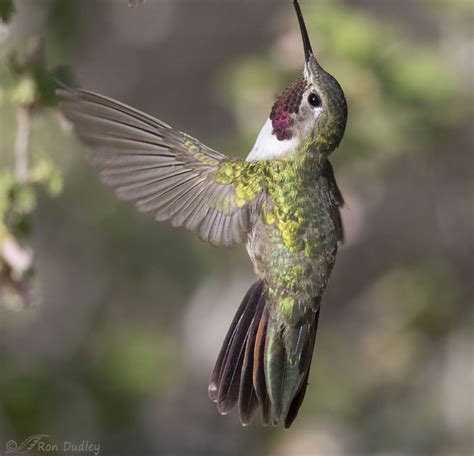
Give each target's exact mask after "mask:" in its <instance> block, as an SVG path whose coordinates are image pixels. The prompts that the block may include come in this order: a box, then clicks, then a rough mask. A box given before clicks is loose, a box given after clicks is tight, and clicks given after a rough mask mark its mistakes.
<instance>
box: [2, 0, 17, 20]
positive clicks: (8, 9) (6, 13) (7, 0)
mask: <svg viewBox="0 0 474 456" xmlns="http://www.w3.org/2000/svg"><path fill="white" fill-rule="evenodd" d="M14 13H15V5H14V4H13V0H0V19H1V20H2V21H3V22H9V21H10V19H11V18H12V17H13V14H14Z"/></svg>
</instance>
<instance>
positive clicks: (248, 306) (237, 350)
mask: <svg viewBox="0 0 474 456" xmlns="http://www.w3.org/2000/svg"><path fill="white" fill-rule="evenodd" d="M311 313H312V316H313V317H312V318H311V319H310V321H309V322H308V321H307V322H305V323H302V324H301V325H299V326H298V327H297V328H285V329H283V328H282V326H281V325H280V324H279V323H277V322H276V321H275V320H274V319H273V318H272V316H271V312H270V309H269V306H268V305H267V302H266V290H265V284H264V282H263V280H259V281H257V282H255V283H254V284H253V285H252V286H251V287H250V289H249V291H248V292H247V294H246V295H245V297H244V299H243V301H242V304H241V305H240V307H239V309H238V310H237V313H236V315H235V317H234V319H233V321H232V324H231V326H230V328H229V331H228V333H227V335H226V338H225V340H224V343H223V345H222V348H221V351H220V353H219V356H218V358H217V362H216V365H215V367H214V371H213V373H212V376H211V381H210V384H209V397H210V398H211V400H212V401H214V402H216V403H217V408H218V410H219V412H220V413H222V414H228V413H229V412H230V411H231V410H232V409H233V408H234V407H235V406H236V405H238V408H239V413H240V420H241V422H242V424H243V425H244V426H246V425H248V424H249V423H250V421H251V420H252V418H253V416H254V415H255V412H256V410H257V408H258V407H259V406H260V409H261V415H262V422H263V424H264V425H267V424H268V423H269V422H270V420H271V422H272V423H273V425H276V424H278V423H279V422H283V423H284V426H285V428H288V427H290V426H291V424H292V423H293V421H294V419H295V418H296V415H297V414H298V410H299V408H300V406H301V404H302V402H303V398H304V395H305V392H306V386H307V383H308V375H309V368H310V364H311V358H312V353H313V347H314V341H315V337H316V329H317V323H318V317H319V308H318V310H317V311H316V312H314V313H313V312H311Z"/></svg>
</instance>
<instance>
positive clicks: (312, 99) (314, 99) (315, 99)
mask: <svg viewBox="0 0 474 456" xmlns="http://www.w3.org/2000/svg"><path fill="white" fill-rule="evenodd" d="M308 103H309V104H310V105H311V106H313V108H320V107H321V105H322V104H323V102H322V101H321V98H320V97H319V95H318V94H317V93H314V92H311V93H310V94H309V95H308Z"/></svg>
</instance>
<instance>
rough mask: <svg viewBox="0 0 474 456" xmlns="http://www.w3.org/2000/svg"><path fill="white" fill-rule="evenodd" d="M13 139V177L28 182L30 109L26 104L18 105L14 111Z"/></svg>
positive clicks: (21, 181)
mask: <svg viewBox="0 0 474 456" xmlns="http://www.w3.org/2000/svg"><path fill="white" fill-rule="evenodd" d="M16 121H17V128H16V139H15V177H16V179H17V180H18V182H20V183H26V182H28V178H29V161H30V160H29V150H28V149H29V144H30V110H29V108H27V107H26V106H18V108H17V111H16Z"/></svg>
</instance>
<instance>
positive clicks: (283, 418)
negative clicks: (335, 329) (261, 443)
mask: <svg viewBox="0 0 474 456" xmlns="http://www.w3.org/2000/svg"><path fill="white" fill-rule="evenodd" d="M308 312H309V318H308V320H307V321H305V322H302V323H301V324H298V325H296V326H288V325H285V324H282V323H281V322H279V321H278V320H276V319H273V318H270V321H269V323H268V325H267V334H266V347H265V357H264V363H265V365H264V370H265V381H266V385H267V390H268V395H269V398H270V402H271V404H272V423H273V425H274V426H276V425H277V424H278V423H280V422H283V423H284V426H285V428H286V429H288V428H289V427H290V426H291V424H292V423H293V421H294V420H295V418H296V416H297V415H298V411H299V408H300V407H301V404H302V403H303V399H304V396H305V393H306V387H307V385H308V376H309V371H310V368H311V361H312V357H313V350H314V343H315V340H316V331H317V328H318V320H319V312H320V308H319V307H318V308H317V310H316V311H315V312H313V311H312V310H309V311H308Z"/></svg>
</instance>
